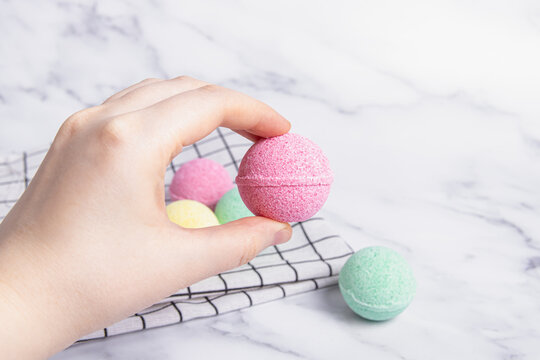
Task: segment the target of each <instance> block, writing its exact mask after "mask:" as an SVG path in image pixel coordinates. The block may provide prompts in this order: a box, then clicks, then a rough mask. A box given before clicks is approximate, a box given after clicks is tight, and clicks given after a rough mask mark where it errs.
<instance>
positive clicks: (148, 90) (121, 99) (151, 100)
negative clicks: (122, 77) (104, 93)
mask: <svg viewBox="0 0 540 360" xmlns="http://www.w3.org/2000/svg"><path fill="white" fill-rule="evenodd" d="M151 80H153V79H149V80H148V81H147V82H146V83H145V82H144V81H143V82H140V83H139V84H135V85H133V87H131V89H130V88H127V89H126V90H125V92H121V93H118V94H117V95H119V96H117V97H115V98H114V99H111V100H110V101H109V100H107V103H106V104H105V107H106V109H103V110H102V116H103V117H112V116H115V115H120V114H125V113H130V112H133V111H137V110H140V109H144V108H146V107H149V106H151V105H154V104H156V103H158V102H160V101H163V100H165V99H167V98H170V97H172V96H175V95H178V94H181V93H184V92H186V91H189V90H193V89H197V88H200V87H202V86H205V85H208V83H207V82H204V81H202V80H197V79H194V78H192V77H189V76H178V77H176V78H174V79H170V80H161V81H151ZM145 81H146V80H145ZM114 96H116V95H114Z"/></svg>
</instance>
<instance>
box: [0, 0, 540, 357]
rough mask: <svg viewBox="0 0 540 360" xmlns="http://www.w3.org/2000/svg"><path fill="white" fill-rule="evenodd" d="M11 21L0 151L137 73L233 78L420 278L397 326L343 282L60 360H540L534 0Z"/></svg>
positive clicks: (92, 14)
mask: <svg viewBox="0 0 540 360" xmlns="http://www.w3.org/2000/svg"><path fill="white" fill-rule="evenodd" d="M0 33H1V36H2V41H1V42H0V75H1V76H0V152H3V151H9V150H22V149H26V148H31V147H35V146H41V145H43V144H46V143H48V142H49V141H51V139H52V138H53V136H54V134H55V132H56V129H57V128H58V126H59V125H60V123H61V122H62V121H63V120H64V119H65V118H66V117H67V116H68V115H69V114H71V113H73V112H75V111H76V110H79V109H81V108H84V107H87V106H91V105H93V104H96V103H99V102H101V101H102V100H103V99H105V98H106V97H108V96H109V95H111V94H112V93H113V92H115V91H117V90H119V89H121V88H123V87H125V86H127V85H129V84H131V83H133V82H136V81H138V80H141V79H143V78H147V77H167V78H169V77H174V76H177V75H182V74H187V75H191V76H193V77H198V78H201V79H204V80H207V81H211V82H214V83H218V84H220V85H223V86H228V87H232V88H235V89H237V90H240V91H243V92H246V93H248V94H250V95H252V96H254V97H257V98H260V99H262V100H264V101H266V102H268V103H269V104H271V105H272V106H273V107H274V108H276V109H277V110H278V111H279V112H281V113H282V114H283V115H284V116H286V117H287V118H288V119H290V120H291V121H292V123H293V131H295V132H298V133H301V134H303V135H306V136H308V137H310V138H312V139H313V140H314V141H315V142H317V143H319V144H320V145H321V146H322V147H323V148H324V150H325V151H326V153H327V154H328V156H329V158H330V160H331V163H332V166H333V169H334V172H335V184H334V187H333V191H332V193H331V195H330V199H329V201H328V203H327V204H326V206H325V208H324V210H323V211H322V215H323V216H325V217H326V218H328V219H330V220H331V221H333V222H334V223H335V224H336V226H338V227H339V229H340V232H341V234H342V235H343V236H344V238H345V239H346V240H347V241H348V242H349V243H350V244H351V245H352V246H353V247H354V248H355V249H359V248H361V247H364V246H368V245H384V246H388V247H391V248H393V249H396V250H398V251H399V252H400V253H402V254H403V255H404V256H405V257H406V258H407V259H408V260H409V262H410V263H411V265H412V266H413V269H414V271H415V274H416V277H417V281H418V292H417V296H416V298H415V300H414V302H413V303H412V305H411V306H410V307H409V308H408V309H407V310H406V311H405V312H404V313H403V314H402V315H400V316H399V317H397V318H396V319H394V320H392V321H389V322H385V323H371V322H367V321H363V320H361V319H360V318H358V317H356V316H354V315H353V314H352V313H351V311H349V310H348V308H347V307H346V305H345V303H344V301H343V300H342V298H341V296H340V294H339V291H338V289H337V288H336V287H333V288H329V289H324V290H320V291H316V292H312V293H308V294H304V295H298V296H294V297H290V298H287V299H284V300H279V301H275V302H272V303H268V304H264V305H260V306H256V307H253V308H250V309H246V310H243V311H239V312H235V313H230V314H226V315H222V316H219V317H216V318H210V319H203V320H195V321H192V322H187V323H184V324H180V325H176V326H169V327H165V328H160V329H155V330H149V331H145V332H139V333H134V334H129V335H122V336H118V337H112V338H108V339H106V340H103V341H96V342H90V343H85V344H81V345H77V346H74V347H72V348H70V349H68V350H66V351H64V352H62V353H60V354H58V355H57V356H55V357H54V359H56V360H60V359H95V358H100V359H151V358H152V359H178V358H184V359H189V358H195V357H196V358H223V357H225V358H236V359H252V358H256V359H267V358H272V359H281V358H309V359H330V358H353V357H354V358H365V359H466V358H471V359H538V358H539V357H540V221H539V220H538V217H539V215H540V100H539V96H540V66H539V65H538V64H540V4H539V3H538V2H535V1H530V0H511V1H510V0H508V1H503V0H498V1H491V0H490V1H488V0H478V1H474V2H469V1H451V0H448V1H420V0H413V1H406V2H405V1H399V0H394V1H361V2H356V1H349V2H341V1H333V2H329V1H307V0H301V1H296V2H290V1H284V0H280V1H267V2H248V1H233V2H220V1H209V2H207V1H205V2H197V3H195V2H183V1H176V0H169V1H158V0H155V1H145V2H142V1H127V0H126V1H98V2H96V1H82V0H81V1H73V2H72V1H47V2H43V1H37V0H34V1H24V2H23V1H3V2H1V3H0Z"/></svg>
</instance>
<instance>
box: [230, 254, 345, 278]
mask: <svg viewBox="0 0 540 360" xmlns="http://www.w3.org/2000/svg"><path fill="white" fill-rule="evenodd" d="M349 255H351V253H346V254H343V255H337V256H331V257H327V258H321V259H314V260H298V261H291V262H290V263H291V264H292V265H296V264H306V263H314V262H320V261H322V262H324V263H325V264H326V265H328V266H330V264H328V263H327V262H326V261H327V260H336V259H341V258H344V257H347V256H349ZM248 264H249V263H248ZM277 266H287V263H286V262H283V263H280V264H268V265H260V266H257V267H255V266H253V265H252V267H253V270H255V269H266V268H271V267H277ZM246 271H251V269H233V270H229V271H227V272H224V273H222V274H235V273H239V272H246ZM330 276H332V275H330Z"/></svg>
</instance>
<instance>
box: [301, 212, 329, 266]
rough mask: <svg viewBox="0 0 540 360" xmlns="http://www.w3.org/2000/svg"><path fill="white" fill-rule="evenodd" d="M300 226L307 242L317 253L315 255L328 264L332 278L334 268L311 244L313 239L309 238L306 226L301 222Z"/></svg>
mask: <svg viewBox="0 0 540 360" xmlns="http://www.w3.org/2000/svg"><path fill="white" fill-rule="evenodd" d="M299 224H300V228H301V229H302V232H303V233H304V236H305V237H306V239H307V241H308V242H309V244H310V245H311V247H312V248H313V251H315V254H317V255H318V256H319V259H321V261H322V262H324V263H325V264H326V266H328V270H329V274H328V276H332V275H333V270H332V266H331V265H330V264H329V263H327V262H326V260H325V259H324V257H323V256H322V255H321V253H320V252H319V251H318V250H317V248H316V247H315V245H314V244H313V243H312V242H311V239H310V238H309V235H308V233H307V231H306V228H305V227H304V224H302V223H301V222H299Z"/></svg>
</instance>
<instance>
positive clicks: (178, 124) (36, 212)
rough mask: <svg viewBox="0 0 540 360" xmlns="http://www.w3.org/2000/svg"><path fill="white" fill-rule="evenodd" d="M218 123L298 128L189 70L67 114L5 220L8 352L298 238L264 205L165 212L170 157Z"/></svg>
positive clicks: (3, 341)
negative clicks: (267, 214) (223, 219)
mask: <svg viewBox="0 0 540 360" xmlns="http://www.w3.org/2000/svg"><path fill="white" fill-rule="evenodd" d="M218 126H225V127H228V128H231V129H233V130H235V131H237V132H239V133H240V134H242V135H244V136H246V137H248V138H250V139H252V140H256V139H258V138H259V137H270V136H277V135H281V134H283V133H286V132H287V131H288V130H289V128H290V124H289V122H288V121H287V120H285V119H284V118H283V117H282V116H280V115H279V114H278V113H277V112H275V111H274V110H272V109H271V108H270V107H269V106H267V105H265V104H263V103H261V102H259V101H257V100H254V99H252V98H250V97H249V96H247V95H243V94H241V93H238V92H235V91H232V90H228V89H225V88H222V87H218V86H215V85H209V84H207V83H205V82H202V81H199V80H195V79H192V78H189V77H179V78H175V79H172V80H158V79H148V80H145V81H143V82H140V83H138V84H135V85H133V86H131V87H129V88H127V89H125V90H123V91H121V92H119V93H117V94H115V95H113V96H112V97H110V98H109V99H107V100H106V101H105V102H104V103H103V104H101V105H99V106H95V107H92V108H89V109H86V110H82V111H80V112H78V113H76V114H74V115H72V116H71V117H70V118H68V119H67V120H66V121H65V122H64V124H63V125H62V127H61V128H60V130H59V132H58V134H57V136H56V138H55V140H54V142H53V144H52V146H51V148H50V150H49V152H48V153H47V155H46V157H45V159H44V161H43V163H42V165H41V166H40V168H39V170H38V172H37V173H36V176H35V177H34V179H33V180H32V182H31V183H30V185H29V187H28V189H27V190H26V191H25V193H24V194H23V195H22V197H21V198H20V199H19V201H18V202H17V203H16V204H15V206H14V207H13V209H12V210H11V212H10V213H9V214H8V215H7V217H6V218H5V219H4V221H3V222H2V223H1V224H0V318H1V319H2V320H3V324H2V327H0V349H2V350H1V351H2V356H5V357H6V358H17V359H23V358H42V357H47V356H50V355H51V354H53V353H55V352H57V351H59V350H61V349H63V348H64V347H66V346H69V345H70V344H71V343H72V342H74V341H75V340H77V339H78V338H80V337H81V336H83V335H85V334H87V333H90V332H92V331H95V330H98V329H101V328H103V327H105V326H107V325H109V324H111V323H113V322H115V321H118V320H121V319H122V318H125V317H127V316H129V315H131V314H133V313H135V312H137V311H138V310H141V309H143V308H145V307H147V306H149V305H152V304H153V303H155V302H156V301H158V300H160V299H162V298H165V297H167V296H168V295H170V294H172V293H174V292H175V291H176V290H178V289H181V288H184V287H186V286H188V285H190V284H192V283H194V282H197V281H199V280H201V279H204V278H206V277H208V276H211V275H214V274H217V273H219V272H222V271H224V270H227V269H231V268H233V267H236V266H239V265H241V264H244V263H246V262H248V261H249V260H251V259H252V258H253V257H254V256H255V255H256V254H257V253H258V252H260V251H261V250H262V249H264V248H265V247H267V246H271V245H274V244H278V243H282V242H285V241H287V240H288V239H289V238H290V236H291V228H290V226H289V225H288V224H283V223H279V222H276V221H273V220H270V219H266V218H262V217H250V218H245V219H241V220H238V221H234V222H231V223H228V224H226V225H221V226H216V227H210V228H204V229H184V228H181V227H179V226H177V225H175V224H173V223H172V222H170V221H169V220H168V218H167V215H166V212H165V202H164V198H165V195H164V173H165V169H166V167H167V165H168V164H169V162H170V161H171V159H172V158H174V157H175V156H176V155H177V154H178V153H179V152H180V151H181V150H182V147H183V146H186V145H188V144H192V143H194V142H195V141H197V140H199V139H201V138H203V137H205V136H206V135H208V134H209V133H210V132H212V131H213V130H214V129H215V128H216V127H218ZM134 159H136V161H133V160H134Z"/></svg>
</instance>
